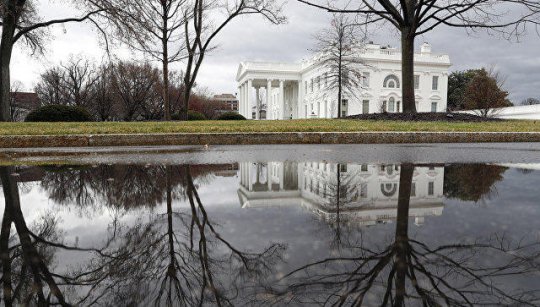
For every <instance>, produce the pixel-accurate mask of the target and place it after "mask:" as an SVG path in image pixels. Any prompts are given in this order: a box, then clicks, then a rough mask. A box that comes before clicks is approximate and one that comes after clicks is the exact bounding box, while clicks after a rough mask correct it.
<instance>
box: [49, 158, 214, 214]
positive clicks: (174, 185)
mask: <svg viewBox="0 0 540 307" xmlns="http://www.w3.org/2000/svg"><path fill="white" fill-rule="evenodd" d="M223 167H224V166H223V165H197V166H194V169H195V176H196V177H197V179H198V180H199V181H202V180H204V178H206V177H208V176H209V174H210V173H211V172H212V171H214V170H216V169H220V168H223ZM168 169H171V171H169V172H168V171H167V170H168ZM167 180H168V181H167ZM183 180H184V179H183V178H182V176H181V172H180V171H179V166H165V165H97V166H94V167H89V166H61V167H50V168H47V172H46V173H45V175H44V177H43V178H42V180H41V185H42V187H43V188H44V189H45V190H46V191H47V193H48V194H49V198H51V199H52V200H54V201H55V202H56V203H59V204H63V205H72V204H76V205H77V206H78V207H79V209H80V210H82V211H85V212H87V213H89V214H90V213H92V212H99V211H100V209H101V208H103V206H105V207H111V208H117V209H124V210H128V209H133V208H137V207H155V206H157V205H158V204H161V203H163V202H165V200H166V193H167V191H166V189H167V187H170V188H171V189H172V190H171V193H172V194H171V195H172V197H173V199H180V198H182V197H183V194H184V192H183V183H182V182H183Z"/></svg>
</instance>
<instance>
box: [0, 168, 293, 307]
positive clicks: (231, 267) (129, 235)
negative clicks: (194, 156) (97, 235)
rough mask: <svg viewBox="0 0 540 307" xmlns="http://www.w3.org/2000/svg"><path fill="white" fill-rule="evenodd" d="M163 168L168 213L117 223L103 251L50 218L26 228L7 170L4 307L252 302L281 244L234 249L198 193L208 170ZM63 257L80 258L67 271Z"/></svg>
mask: <svg viewBox="0 0 540 307" xmlns="http://www.w3.org/2000/svg"><path fill="white" fill-rule="evenodd" d="M97 169H99V168H97ZM162 169H163V178H162V180H163V181H164V184H163V187H162V190H163V191H164V195H165V202H166V205H165V209H166V210H165V212H164V213H163V214H160V213H157V211H158V210H152V211H151V213H150V215H149V216H148V217H145V218H143V217H141V218H140V219H139V220H138V221H136V222H134V223H131V224H125V223H121V221H120V220H117V219H113V221H112V223H111V224H110V227H109V229H108V233H109V235H108V238H107V239H106V240H105V243H102V244H101V245H102V246H101V247H100V248H99V249H98V248H95V247H94V248H82V247H78V246H68V245H66V244H64V243H63V242H62V240H61V235H60V234H61V232H60V231H59V230H58V225H57V223H56V221H57V219H55V218H54V216H52V215H51V216H50V217H47V218H44V219H41V220H39V221H38V223H37V224H38V225H37V227H35V228H36V230H34V231H31V230H29V229H28V228H27V227H26V222H25V220H24V216H23V214H22V211H21V209H20V199H19V195H18V187H17V182H16V180H15V179H16V178H17V177H15V176H11V175H10V174H11V173H12V172H13V170H12V169H9V168H2V173H1V174H2V185H3V189H4V194H5V199H6V210H5V211H4V216H3V221H2V222H3V223H2V232H1V235H0V247H1V251H2V253H1V258H0V259H1V267H2V275H1V276H2V279H1V282H2V284H3V290H2V296H3V302H4V303H5V305H7V306H11V305H13V304H23V305H25V304H34V303H35V304H36V305H49V304H59V305H70V304H74V305H93V304H108V305H130V304H141V305H148V304H154V305H156V306H157V305H168V306H176V305H189V306H191V305H199V306H200V305H206V304H212V305H218V306H222V305H234V304H235V303H233V302H234V301H239V300H241V299H242V298H243V299H245V300H249V298H247V297H243V295H248V293H253V292H250V291H255V290H254V289H255V288H254V287H255V286H256V285H257V284H260V283H259V282H258V280H260V279H261V278H263V277H265V276H266V273H268V272H269V271H270V270H271V269H272V267H273V265H274V264H275V263H276V262H277V261H278V260H279V259H280V255H281V251H282V249H283V246H282V245H280V244H270V245H269V246H268V247H267V248H265V249H264V250H263V251H261V252H252V251H244V250H240V249H238V248H236V247H234V245H233V244H231V243H230V242H229V241H228V240H227V239H226V238H224V237H223V236H222V235H221V234H220V233H219V231H218V226H217V225H216V224H215V223H214V222H213V221H212V220H211V219H210V217H209V214H208V212H207V211H206V208H205V207H204V206H203V204H202V201H201V198H200V196H199V194H198V191H197V187H198V185H201V184H203V183H204V181H205V179H204V176H203V174H205V173H207V171H206V170H207V167H194V169H195V172H193V171H192V167H191V166H164V167H163V168H162ZM160 170H161V168H160ZM195 176H199V179H200V180H195V179H194V177H195ZM81 177H83V178H88V177H85V176H81ZM103 178H106V177H103ZM58 182H65V181H64V180H60V181H58ZM93 182H94V181H89V182H85V185H88V186H91V183H93ZM130 187H132V186H130ZM175 188H176V189H178V190H179V191H180V190H181V191H183V196H182V199H186V200H187V207H180V208H178V207H176V206H174V205H173V200H174V189H175ZM76 195H77V194H76ZM89 195H93V196H95V195H96V193H95V192H92V193H89ZM94 202H95V201H94ZM101 205H102V206H106V205H107V204H105V203H102V204H101ZM94 206H95V205H94ZM150 206H151V207H154V204H152V203H151V204H150ZM12 224H14V225H15V229H16V233H15V234H11V230H10V229H11V225H12ZM92 245H98V244H96V243H92ZM59 252H62V253H63V254H64V256H65V253H66V252H67V253H69V252H73V253H75V254H76V255H79V257H80V258H81V259H82V260H81V261H80V263H77V264H76V265H72V266H70V268H66V267H65V265H63V264H62V263H60V265H61V266H60V268H54V267H52V263H53V258H54V257H55V254H58V253H59ZM82 253H86V255H85V256H83V254H82ZM61 260H62V259H60V261H61Z"/></svg>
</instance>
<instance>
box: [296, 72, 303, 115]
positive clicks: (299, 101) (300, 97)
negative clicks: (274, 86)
mask: <svg viewBox="0 0 540 307" xmlns="http://www.w3.org/2000/svg"><path fill="white" fill-rule="evenodd" d="M302 88H303V87H302V80H299V81H298V95H297V96H296V100H297V103H296V118H302V115H301V114H302V105H303V104H304V91H303V90H302Z"/></svg>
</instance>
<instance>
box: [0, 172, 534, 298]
mask: <svg viewBox="0 0 540 307" xmlns="http://www.w3.org/2000/svg"><path fill="white" fill-rule="evenodd" d="M536 169H540V167H539V166H538V165H534V164H521V165H519V166H516V165H502V164H501V165H499V164H354V163H349V164H345V163H342V164H339V163H329V162H325V161H299V162H240V163H228V164H204V165H154V164H146V165H144V164H141V165H128V164H125V165H122V164H112V165H111V164H102V165H89V166H86V165H69V166H65V165H64V166H44V167H36V166H16V167H15V166H9V167H1V168H0V172H1V179H2V190H3V193H2V195H3V196H1V197H3V200H2V201H1V202H2V205H1V207H0V208H1V211H0V212H1V213H2V220H1V223H2V224H1V225H2V228H1V233H0V251H1V259H0V261H1V263H0V264H1V268H0V269H1V271H0V276H1V278H2V289H1V290H0V291H1V292H0V293H1V301H0V305H11V304H13V305H25V304H27V305H37V304H38V303H41V304H44V305H47V304H51V305H52V304H65V305H80V306H87V305H100V306H101V305H106V306H134V305H138V306H149V305H160V306H161V305H171V306H201V305H203V306H213V305H221V306H231V305H232V306H245V305H249V306H262V305H264V306H267V305H274V306H283V305H292V306H298V305H302V306H315V305H329V306H330V305H345V306H350V305H365V306H376V305H388V306H390V305H407V306H409V305H412V306H416V305H423V304H424V305H430V306H436V305H443V306H445V305H499V304H506V305H515V306H517V305H535V306H536V305H539V304H540V257H539V256H540V223H539V221H540V202H539V199H540V197H539V196H540V171H538V170H536ZM3 204H5V206H4V205H3Z"/></svg>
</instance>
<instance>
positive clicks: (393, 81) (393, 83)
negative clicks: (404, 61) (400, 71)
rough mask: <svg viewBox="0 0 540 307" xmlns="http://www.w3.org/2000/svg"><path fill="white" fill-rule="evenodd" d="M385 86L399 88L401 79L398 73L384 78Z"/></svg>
mask: <svg viewBox="0 0 540 307" xmlns="http://www.w3.org/2000/svg"><path fill="white" fill-rule="evenodd" d="M383 87H386V88H399V79H398V77H396V75H388V76H387V77H386V78H384V82H383Z"/></svg>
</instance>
